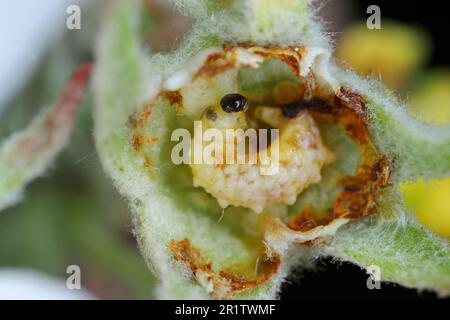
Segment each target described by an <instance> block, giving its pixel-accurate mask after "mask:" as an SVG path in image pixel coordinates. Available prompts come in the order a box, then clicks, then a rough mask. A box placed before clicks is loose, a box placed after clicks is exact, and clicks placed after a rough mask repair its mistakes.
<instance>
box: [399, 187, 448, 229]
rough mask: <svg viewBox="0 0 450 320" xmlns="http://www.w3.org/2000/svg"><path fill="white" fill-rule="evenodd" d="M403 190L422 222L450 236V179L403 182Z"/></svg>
mask: <svg viewBox="0 0 450 320" xmlns="http://www.w3.org/2000/svg"><path fill="white" fill-rule="evenodd" d="M401 191H402V194H403V196H404V197H405V202H406V204H407V206H408V207H410V208H411V209H412V210H414V212H415V214H416V216H417V219H418V220H419V222H420V223H422V224H423V225H425V226H427V227H428V228H430V229H431V230H432V231H434V232H435V233H437V234H439V235H441V236H443V237H449V236H450V179H445V180H432V181H429V182H424V181H423V179H420V180H418V181H416V182H414V183H411V184H406V183H404V184H402V185H401Z"/></svg>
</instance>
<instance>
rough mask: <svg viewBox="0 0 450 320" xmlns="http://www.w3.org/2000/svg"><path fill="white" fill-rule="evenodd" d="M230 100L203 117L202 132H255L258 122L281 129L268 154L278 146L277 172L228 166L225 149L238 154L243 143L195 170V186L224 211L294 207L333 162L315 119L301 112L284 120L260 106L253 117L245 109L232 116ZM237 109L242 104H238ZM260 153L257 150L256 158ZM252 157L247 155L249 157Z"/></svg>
mask: <svg viewBox="0 0 450 320" xmlns="http://www.w3.org/2000/svg"><path fill="white" fill-rule="evenodd" d="M237 96H238V95H237ZM226 100H227V97H224V99H222V101H221V102H222V103H221V104H222V105H219V104H218V105H217V106H215V107H210V108H208V109H207V110H206V111H205V112H204V114H203V116H202V118H201V121H202V125H203V128H216V129H219V130H220V131H221V132H223V133H224V134H225V131H226V130H227V129H244V130H245V129H255V128H256V127H257V125H255V123H257V121H259V123H265V124H266V125H267V126H270V127H271V128H279V135H278V136H277V137H276V139H278V141H272V143H271V144H270V145H269V146H268V148H269V149H270V151H269V150H267V152H268V154H269V156H272V155H273V152H274V151H275V146H277V150H276V152H278V154H279V156H278V159H277V163H276V165H277V166H278V168H277V170H276V171H274V172H273V173H272V174H263V170H261V166H263V165H264V164H262V163H261V161H257V163H250V161H246V162H245V163H240V164H238V163H229V162H227V161H226V159H225V158H226V155H225V152H226V150H227V148H229V147H230V144H233V146H232V147H234V148H233V150H234V151H235V152H236V153H237V144H238V143H239V142H240V140H239V138H237V139H235V140H232V141H227V140H225V141H224V148H223V154H221V155H219V157H216V158H215V159H218V160H217V161H216V162H214V163H201V164H191V168H192V173H193V183H194V186H196V187H203V188H204V189H205V191H206V192H208V193H210V194H211V195H212V196H214V198H215V199H217V201H218V202H219V204H220V206H221V207H222V208H226V207H228V206H230V205H231V206H240V207H245V208H250V209H252V210H253V211H254V212H256V213H260V212H262V211H263V210H264V208H265V207H267V206H269V205H272V204H277V203H285V204H288V205H292V204H293V203H294V202H295V201H296V199H297V196H298V195H299V194H300V193H301V192H302V191H303V190H305V189H306V188H307V187H308V186H309V185H311V184H314V183H318V182H319V181H320V180H321V169H322V167H323V166H324V164H326V163H327V162H330V161H331V160H332V159H333V155H332V153H331V152H330V151H329V150H328V149H327V148H326V147H325V146H324V144H323V142H322V140H321V137H320V133H319V130H318V128H317V126H316V124H315V122H314V119H313V118H312V116H311V115H309V113H308V112H307V111H305V110H303V111H299V112H298V113H297V114H295V116H293V117H288V116H286V115H285V114H283V112H282V108H280V107H269V106H257V107H255V108H254V110H253V111H252V112H249V111H246V108H242V109H241V110H237V111H236V112H230V111H229V105H224V104H223V102H224V101H226ZM235 105H236V106H239V105H242V104H239V103H238V102H236V103H235ZM256 129H257V128H256ZM194 139H195V138H194ZM240 139H244V138H242V137H241V138H240ZM193 142H194V143H195V141H193ZM194 143H193V144H194ZM262 151H264V150H259V149H258V150H257V151H256V152H262ZM249 152H250V151H248V150H247V156H248V153H249ZM258 159H259V158H258ZM247 160H248V158H247ZM272 165H274V164H273V163H272Z"/></svg>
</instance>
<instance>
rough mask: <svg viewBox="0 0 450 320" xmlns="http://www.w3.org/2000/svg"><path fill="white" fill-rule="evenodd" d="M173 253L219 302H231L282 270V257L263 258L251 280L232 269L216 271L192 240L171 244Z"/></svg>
mask: <svg viewBox="0 0 450 320" xmlns="http://www.w3.org/2000/svg"><path fill="white" fill-rule="evenodd" d="M169 249H170V250H171V251H172V253H173V256H174V258H175V260H177V261H178V262H179V263H181V264H183V265H184V266H186V267H187V268H188V269H189V270H190V272H191V273H192V276H193V277H195V278H196V279H197V281H198V282H199V283H200V284H201V285H202V286H204V287H206V289H207V291H209V293H210V294H211V295H212V296H213V297H214V298H216V299H228V298H231V297H232V296H233V295H234V294H236V293H239V292H241V291H243V290H246V289H249V288H253V287H255V286H258V285H260V284H263V283H264V282H266V281H267V280H269V279H270V278H271V277H272V276H273V275H274V274H275V273H276V272H277V271H278V270H279V268H280V266H281V258H280V257H279V256H278V255H271V256H270V257H269V256H267V255H266V254H263V256H261V257H260V258H259V259H258V261H257V266H256V268H255V271H256V272H255V276H254V277H249V276H248V275H244V274H242V273H239V272H238V271H236V270H234V269H233V268H231V267H230V268H226V269H221V270H214V268H213V263H212V262H211V261H210V260H209V259H208V258H207V257H205V256H204V255H203V254H202V252H201V251H200V250H199V249H197V248H196V247H195V246H194V245H193V244H192V243H191V241H190V240H189V239H183V240H179V241H177V240H171V241H169ZM236 269H237V268H236Z"/></svg>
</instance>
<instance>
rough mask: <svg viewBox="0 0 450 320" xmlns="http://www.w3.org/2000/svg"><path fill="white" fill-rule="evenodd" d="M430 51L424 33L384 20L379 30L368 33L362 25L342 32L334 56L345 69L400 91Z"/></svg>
mask: <svg viewBox="0 0 450 320" xmlns="http://www.w3.org/2000/svg"><path fill="white" fill-rule="evenodd" d="M430 49H431V45H430V40H429V37H428V34H427V33H426V32H424V31H423V30H421V29H419V28H416V27H410V26H406V25H403V24H400V23H398V22H393V21H383V24H382V27H381V29H380V30H370V29H368V28H367V27H366V25H365V24H356V25H353V26H350V27H349V28H347V29H346V30H344V32H343V33H342V36H341V38H340V39H339V43H338V47H337V51H336V57H337V58H338V59H337V60H338V62H339V63H340V64H341V65H343V66H344V67H345V66H350V67H352V68H353V69H355V70H356V71H357V72H359V73H360V74H363V75H374V76H375V77H379V76H380V77H381V78H382V80H383V82H384V83H385V84H386V85H387V86H389V87H391V88H399V87H401V86H402V85H403V84H404V83H405V82H407V81H408V80H410V79H411V77H413V76H414V75H415V73H416V71H417V70H418V69H419V68H420V67H421V66H422V65H423V64H424V62H426V60H427V58H428V56H429V53H430V51H431V50H430Z"/></svg>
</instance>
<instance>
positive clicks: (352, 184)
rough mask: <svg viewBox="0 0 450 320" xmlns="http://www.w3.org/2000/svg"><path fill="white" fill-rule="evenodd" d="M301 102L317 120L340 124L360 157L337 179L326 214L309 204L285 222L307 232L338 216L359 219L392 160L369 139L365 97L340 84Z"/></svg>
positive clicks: (385, 178) (386, 179)
mask: <svg viewBox="0 0 450 320" xmlns="http://www.w3.org/2000/svg"><path fill="white" fill-rule="evenodd" d="M304 106H305V108H307V109H308V110H310V111H311V113H312V114H313V115H314V116H315V118H316V119H317V120H318V121H323V122H327V123H336V124H339V125H340V126H341V127H342V129H343V130H344V131H345V132H346V134H347V135H348V137H349V138H350V139H352V141H353V142H354V143H355V144H356V145H358V147H359V149H360V153H361V161H360V164H359V166H358V168H357V173H356V174H355V175H354V176H347V177H344V178H342V179H340V180H339V181H338V183H339V184H340V185H341V186H342V191H341V192H340V193H339V194H338V196H337V197H336V199H335V200H334V202H333V205H332V207H331V208H329V209H328V210H327V212H325V217H324V214H323V213H322V214H320V212H317V210H315V209H314V208H310V207H308V208H306V209H303V210H302V211H301V212H300V213H299V214H297V215H296V216H295V217H294V218H291V219H290V220H288V221H287V223H286V224H287V226H288V227H289V228H290V229H292V230H294V231H299V232H306V231H310V230H313V229H314V228H316V227H318V226H325V225H328V224H329V223H330V222H332V221H333V220H334V219H337V218H346V219H349V220H358V219H361V218H362V217H365V216H367V215H369V214H370V213H371V212H372V209H373V208H374V207H375V205H376V201H377V198H378V196H379V195H380V191H381V190H382V189H383V188H385V187H387V186H388V185H389V178H390V173H391V169H392V163H391V160H390V159H389V158H388V157H387V156H386V155H380V154H379V153H378V152H377V150H376V148H375V147H374V145H373V144H372V143H371V141H370V137H369V131H368V122H367V119H368V117H367V109H366V103H365V100H364V98H363V97H362V96H361V95H359V94H358V93H355V92H352V91H350V90H349V89H347V88H341V89H340V91H339V92H338V93H337V94H336V95H335V96H334V97H331V98H328V99H320V98H314V99H312V100H310V101H307V102H305V103H304ZM319 217H320V218H319Z"/></svg>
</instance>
